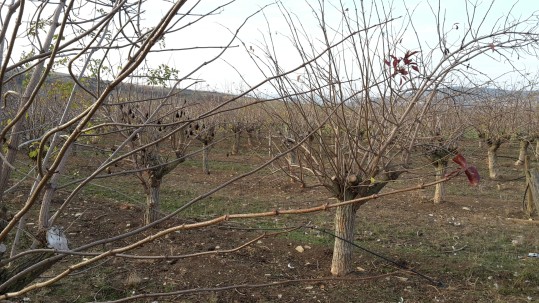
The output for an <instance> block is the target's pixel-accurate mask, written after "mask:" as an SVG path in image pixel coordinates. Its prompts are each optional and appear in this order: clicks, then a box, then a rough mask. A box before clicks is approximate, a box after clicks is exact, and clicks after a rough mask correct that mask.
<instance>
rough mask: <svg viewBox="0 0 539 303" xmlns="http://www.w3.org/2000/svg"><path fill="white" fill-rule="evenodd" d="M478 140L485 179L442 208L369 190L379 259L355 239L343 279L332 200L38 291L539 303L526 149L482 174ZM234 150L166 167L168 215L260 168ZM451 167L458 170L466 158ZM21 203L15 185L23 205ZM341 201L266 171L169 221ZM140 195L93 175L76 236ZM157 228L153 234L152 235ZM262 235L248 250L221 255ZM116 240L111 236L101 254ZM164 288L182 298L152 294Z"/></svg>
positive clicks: (111, 224) (75, 295)
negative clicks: (335, 255) (523, 161)
mask: <svg viewBox="0 0 539 303" xmlns="http://www.w3.org/2000/svg"><path fill="white" fill-rule="evenodd" d="M467 146H468V148H467V149H466V150H465V152H464V153H465V156H466V157H467V159H468V161H469V162H471V163H473V164H475V165H477V166H478V167H479V172H480V173H481V175H482V176H483V179H482V180H481V183H480V185H479V186H477V187H470V186H469V185H468V184H467V181H466V179H465V178H464V177H462V176H459V177H457V178H455V179H452V180H451V181H449V182H448V183H447V196H446V201H445V202H444V203H442V204H439V205H434V204H433V203H432V201H431V200H430V198H431V197H432V194H433V188H426V189H424V190H418V191H412V192H408V193H404V194H395V195H392V196H388V197H384V198H380V199H377V200H372V201H369V202H368V203H367V204H365V205H364V206H362V207H361V208H360V210H359V214H358V221H357V230H356V234H357V237H356V244H357V245H358V246H360V247H361V248H363V249H366V250H368V251H370V252H373V253H375V254H377V255H379V256H376V255H374V254H373V253H369V252H367V251H366V250H363V249H360V248H358V250H357V251H356V253H355V256H354V258H355V265H356V269H357V271H356V272H355V273H353V274H351V275H348V276H346V277H343V278H333V277H332V276H331V274H330V273H329V268H330V262H331V254H332V249H333V247H332V243H333V241H332V236H331V234H329V233H330V232H331V230H332V225H333V211H332V210H329V211H324V212H318V213H312V214H307V215H295V216H292V215H289V216H285V215H282V216H274V217H267V218H263V219H256V220H255V219H245V220H229V221H226V222H224V223H222V224H217V225H214V226H211V227H206V228H202V229H196V230H189V231H182V232H176V233H173V234H170V235H168V236H166V237H164V238H159V239H157V240H155V241H154V242H153V243H152V244H150V245H145V246H142V247H139V248H137V249H135V251H133V252H131V254H135V253H136V254H137V255H164V256H173V255H186V254H195V253H198V254H199V255H197V256H192V257H186V258H181V259H176V258H163V259H160V260H155V259H149V258H148V259H144V258H129V257H116V258H110V259H106V260H105V261H103V262H101V263H100V264H98V266H94V267H91V268H87V269H84V270H82V271H78V272H75V273H73V274H71V276H70V277H68V278H66V279H64V280H62V281H60V282H59V283H57V284H55V285H54V286H53V287H50V288H46V289H43V290H40V291H39V292H35V293H32V294H31V295H30V296H29V300H30V302H106V301H114V300H117V299H120V298H124V297H126V296H141V297H139V298H137V299H136V300H134V301H135V302H186V303H187V302H538V301H539V271H538V268H539V258H528V257H527V255H528V253H533V252H539V237H538V234H537V230H538V228H539V225H537V221H530V220H527V219H528V218H525V217H524V215H523V213H522V211H521V207H522V200H523V196H524V190H525V182H524V180H523V178H522V177H521V176H522V175H523V173H522V168H521V167H515V166H514V165H513V162H514V160H515V157H516V156H517V147H516V146H517V145H516V143H510V144H506V145H503V146H502V149H501V153H500V156H501V157H500V172H501V173H502V175H503V176H502V177H503V178H502V179H501V180H498V181H492V180H488V179H487V178H485V176H486V175H487V172H486V165H485V160H484V158H485V154H486V153H485V152H484V150H482V149H480V148H478V147H477V144H476V143H475V142H468V143H467ZM228 149H229V147H228V146H224V145H223V146H219V145H218V146H217V147H216V148H215V149H214V150H212V152H211V154H210V157H211V161H210V169H211V174H210V175H205V174H203V173H202V169H201V163H200V159H199V158H198V157H197V156H195V157H193V158H191V159H189V160H188V161H186V162H185V163H182V164H180V166H179V167H177V168H176V170H174V171H173V172H172V173H171V174H170V175H168V176H167V177H166V178H165V184H163V185H162V192H161V199H162V203H163V205H162V208H163V211H164V212H169V211H171V210H173V209H175V208H176V207H178V206H181V205H183V204H184V203H185V202H187V201H189V200H190V199H192V198H194V197H196V196H198V195H199V194H202V193H204V192H206V191H207V190H209V189H212V188H214V187H216V186H218V185H220V184H222V183H223V181H225V180H229V179H230V178H232V177H235V176H237V175H238V174H241V173H245V172H248V171H250V170H251V169H253V168H255V167H256V165H257V164H259V163H262V162H263V161H264V160H265V159H266V158H267V151H266V150H265V148H264V147H262V146H258V147H256V148H247V147H246V146H244V147H243V150H242V153H241V154H240V155H235V156H231V155H228V153H227V150H228ZM75 159H76V160H75V161H78V165H77V166H79V167H82V168H81V169H88V170H90V169H92V168H93V162H94V161H92V157H91V156H88V155H85V154H84V151H80V154H79V155H78V156H77V157H75ZM416 161H421V160H420V159H417V160H416ZM418 163H419V162H418ZM532 165H536V162H534V163H532ZM451 167H452V168H453V169H456V166H455V165H453V166H451ZM76 173H77V172H71V174H73V175H76ZM432 179H433V170H432V168H431V167H430V166H428V165H427V164H426V161H425V164H424V166H422V167H421V168H420V169H419V170H415V171H414V172H413V173H410V174H407V175H405V176H404V177H403V178H401V180H399V181H398V182H395V183H393V184H390V185H388V186H387V187H386V188H385V189H384V190H383V192H389V191H392V190H395V189H399V188H404V187H407V186H414V185H417V184H419V183H421V182H427V181H430V180H432ZM24 192H25V191H24V190H23V191H21V193H24ZM68 193H69V188H65V189H63V190H62V191H61V194H60V195H61V196H62V195H67V194H68ZM21 199H22V198H21V197H20V196H18V193H14V194H13V199H12V203H14V204H16V203H20V202H21ZM331 201H334V200H331V197H330V196H329V194H328V192H327V191H326V190H325V189H323V188H301V187H300V186H299V184H297V183H292V182H291V181H290V180H289V179H288V178H286V177H285V176H284V175H283V174H282V173H280V172H278V171H275V170H272V169H270V168H268V169H264V170H262V171H261V172H259V173H257V174H255V175H253V176H251V177H248V178H246V179H243V180H240V181H238V182H237V183H234V184H232V185H230V186H228V187H226V188H224V189H223V190H221V191H219V192H217V193H216V194H214V195H213V196H211V197H210V198H207V199H205V200H203V201H201V202H200V203H198V204H195V205H194V206H193V207H191V208H189V209H187V210H186V211H184V212H182V213H180V215H179V216H177V217H176V218H175V219H174V220H172V221H169V222H167V223H166V225H167V226H174V225H181V224H184V223H193V222H199V221H202V220H207V219H211V218H213V217H216V216H219V215H222V214H227V213H228V214H233V213H248V212H260V211H271V210H274V209H291V208H307V207H312V206H318V205H322V204H325V203H327V202H331ZM143 203H144V194H143V191H142V187H141V186H140V185H139V183H137V181H136V179H135V178H134V177H132V176H125V177H114V178H107V179H98V180H96V181H95V182H94V183H93V184H92V185H91V186H89V187H88V188H87V189H86V190H85V191H84V193H83V195H81V196H80V197H79V198H78V200H77V202H76V203H75V204H73V205H71V207H70V208H69V209H68V210H66V211H65V213H64V217H63V218H62V220H63V223H62V224H63V225H64V228H65V231H66V234H67V235H68V237H69V239H70V242H71V243H70V246H71V247H77V246H78V245H79V244H81V243H87V242H89V240H92V239H96V240H97V239H101V238H104V237H108V236H113V235H116V234H119V233H122V232H125V231H128V230H131V229H133V228H136V227H138V226H141V224H142V217H143ZM56 206H57V205H56ZM535 219H537V218H535ZM29 222H30V221H29ZM160 227H163V226H160ZM30 228H31V226H30ZM291 228H295V229H293V230H292V231H290V229H291ZM157 230H158V229H157V228H155V229H152V230H149V231H146V232H145V233H144V236H148V235H151V234H152V233H155V232H156V231H157ZM328 232H329V233H328ZM142 236H143V235H138V236H136V237H137V238H140V237H142ZM132 240H133V239H132V238H130V239H126V240H124V241H123V243H118V244H126V243H128V242H129V241H132ZM251 240H252V242H251V243H250V244H249V245H247V246H245V247H242V248H241V249H237V250H234V251H230V252H226V253H225V252H222V251H223V250H232V249H234V248H237V247H239V246H240V245H243V244H244V243H246V242H248V241H251ZM110 248H111V247H110V246H108V245H103V246H102V247H100V249H99V250H100V251H106V250H108V249H110ZM380 256H382V257H383V258H381V257H380ZM81 258H83V256H71V257H69V258H66V259H65V260H64V261H62V262H63V263H64V264H65V266H68V265H69V264H71V263H72V262H73V261H80V259H81ZM384 258H385V259H384ZM53 273H54V272H49V273H47V274H46V275H45V277H46V276H50V275H52V274H53ZM45 277H43V278H45ZM182 290H188V291H185V292H184V293H182ZM156 292H171V295H168V296H163V297H159V298H152V297H144V294H148V293H156ZM172 292H176V293H175V294H173V293H172ZM52 298H53V299H52Z"/></svg>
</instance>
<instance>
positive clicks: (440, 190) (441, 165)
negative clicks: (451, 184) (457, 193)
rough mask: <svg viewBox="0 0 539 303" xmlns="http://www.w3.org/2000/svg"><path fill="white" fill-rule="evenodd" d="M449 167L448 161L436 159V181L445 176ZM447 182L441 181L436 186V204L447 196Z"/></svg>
mask: <svg viewBox="0 0 539 303" xmlns="http://www.w3.org/2000/svg"><path fill="white" fill-rule="evenodd" d="M446 168H447V161H443V160H438V161H436V166H435V171H436V181H439V180H441V179H442V178H443V177H444V176H445V170H446ZM444 184H445V182H440V183H438V184H436V186H435V187H434V199H433V200H434V204H439V203H442V202H443V201H444V196H445V186H444Z"/></svg>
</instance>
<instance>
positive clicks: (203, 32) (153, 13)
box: [2, 0, 539, 92]
mask: <svg viewBox="0 0 539 303" xmlns="http://www.w3.org/2000/svg"><path fill="white" fill-rule="evenodd" d="M356 2H357V3H356V4H357V5H360V3H361V1H359V0H357V1H356ZM470 2H473V3H477V4H478V7H475V8H474V7H473V5H472V4H471V3H470ZM187 3H188V6H189V4H191V5H193V4H194V3H196V1H188V2H187ZM223 3H224V1H218V0H202V1H201V2H200V4H199V5H198V6H197V7H196V8H195V10H194V13H200V14H203V13H207V12H209V11H210V10H211V9H214V8H215V7H217V6H218V5H222V4H223ZM363 3H365V5H366V10H367V11H369V12H372V11H373V10H371V9H370V7H371V5H372V3H376V5H377V8H378V12H379V13H380V14H384V15H391V17H399V16H405V15H407V14H408V13H410V14H411V15H412V20H413V24H414V29H415V31H416V32H417V34H418V38H416V36H415V34H414V30H413V29H412V28H411V27H410V26H408V27H407V28H406V29H403V28H405V25H406V24H403V22H404V20H406V18H404V17H403V18H400V19H397V20H395V21H393V22H392V23H391V26H392V28H393V29H394V33H393V34H395V35H400V36H402V41H401V42H400V43H399V47H400V48H401V49H402V50H403V51H405V50H418V49H419V48H418V47H419V44H418V39H419V42H421V44H422V46H423V51H424V52H426V51H427V50H428V49H429V48H430V49H432V48H436V45H437V43H438V42H439V36H438V34H437V29H436V26H435V22H436V19H435V18H436V17H435V13H436V11H437V10H438V1H430V2H429V1H423V0H406V1H404V0H400V1H399V0H395V1H393V2H391V1H385V0H373V1H368V0H365V1H363ZM465 3H466V2H465V0H441V1H440V12H441V14H440V16H441V18H440V19H441V20H440V21H442V22H443V23H444V24H445V28H444V33H445V34H444V35H445V39H446V40H447V43H448V45H451V44H452V43H455V44H458V43H459V42H460V41H461V40H462V37H463V36H464V33H465V32H466V30H467V24H468V20H469V18H468V17H469V14H471V11H472V10H473V9H475V10H476V11H475V16H476V17H475V19H474V24H475V25H478V24H480V23H481V24H482V26H481V29H482V31H481V33H483V34H487V33H489V32H490V31H491V29H492V28H493V27H497V26H501V25H502V24H503V22H504V21H505V20H506V18H509V19H523V18H527V17H528V16H529V15H530V14H532V13H533V12H536V11H538V10H539V1H537V0H525V1H518V2H515V1H509V0H498V1H495V2H494V4H493V5H492V7H490V4H491V1H490V0H478V1H476V0H470V1H468V3H469V5H468V12H467V8H466V5H465ZM341 4H342V8H343V9H344V10H347V14H351V15H352V16H353V14H354V11H355V6H354V2H353V1H348V0H342V2H339V1H329V0H328V1H326V2H325V9H326V13H327V15H326V20H325V21H326V22H327V24H328V25H329V27H330V28H335V29H338V28H342V27H341V21H342V14H341V13H340V12H341V7H340V5H341ZM405 5H406V6H405ZM169 6H170V4H169V3H166V2H161V1H156V0H151V1H148V2H146V5H145V7H144V10H145V13H144V15H143V19H144V20H143V22H144V23H145V24H147V26H148V27H151V26H152V24H155V23H157V21H158V20H159V19H160V18H161V17H162V16H163V14H164V13H165V12H166V10H167V9H168V7H169ZM283 7H284V8H286V10H287V12H288V13H290V15H291V16H292V18H293V19H295V20H297V22H298V23H297V24H299V21H301V24H302V26H303V31H304V34H305V35H307V37H308V38H309V39H310V40H312V41H317V40H320V39H321V38H322V31H321V30H320V26H319V23H318V20H317V18H316V17H315V15H314V13H313V8H314V9H315V10H316V11H319V8H320V4H319V2H318V1H313V0H306V1H305V0H283V1H281V2H279V4H276V3H275V1H272V0H236V1H235V2H233V3H232V4H230V5H228V6H226V7H225V8H224V9H223V10H220V11H218V12H217V13H216V14H214V15H212V16H209V17H207V18H205V19H204V20H203V21H201V22H199V23H197V24H195V25H193V26H190V27H187V28H186V29H185V30H182V31H179V32H176V33H174V34H173V35H170V36H168V37H167V38H166V41H165V44H166V47H167V48H186V47H196V46H200V47H207V46H224V45H226V44H227V43H228V42H229V41H230V39H231V37H232V33H233V32H234V31H236V29H237V28H238V27H239V26H240V25H241V24H242V23H243V22H244V21H246V18H247V17H249V16H250V15H253V14H255V13H256V12H257V11H258V10H260V9H262V8H263V10H262V12H259V13H256V14H255V15H254V16H252V17H251V18H250V19H249V20H247V21H246V24H245V25H244V26H243V28H242V29H241V30H240V32H239V38H240V39H241V41H243V42H244V43H245V47H244V46H243V45H242V43H241V42H240V41H239V40H236V41H234V42H233V43H232V47H231V48H230V49H228V50H227V51H226V52H225V54H224V55H223V56H222V57H221V58H220V59H218V60H217V61H216V62H213V63H211V64H208V65H207V66H205V67H204V68H202V69H201V70H200V71H198V72H196V73H195V74H194V75H193V78H196V79H201V80H203V81H204V83H201V84H199V85H198V87H197V88H199V89H209V90H217V91H230V92H237V91H239V90H243V89H245V88H246V87H248V86H250V85H254V84H256V83H258V82H260V81H262V80H263V79H264V78H265V77H264V76H263V74H262V73H261V72H260V71H259V70H258V69H257V67H256V65H255V64H254V63H253V61H252V60H251V58H250V56H249V53H250V54H251V55H253V56H256V57H259V58H261V59H262V61H264V55H263V51H262V49H261V47H264V45H267V44H268V40H265V39H268V37H269V34H270V33H271V37H272V38H273V39H274V40H273V42H274V46H275V48H276V53H277V54H278V57H279V58H278V59H279V65H281V67H282V68H283V69H284V70H289V69H292V68H295V67H297V66H299V65H301V63H302V62H301V60H300V58H299V56H298V55H297V52H295V51H294V49H293V47H292V46H293V45H292V42H291V41H290V39H289V37H290V35H291V32H290V28H289V27H288V24H287V23H286V21H285V18H284V17H283V13H284V12H283V10H282V8H283ZM489 9H490V11H489V12H488V14H487V16H486V18H485V19H484V20H483V19H481V18H483V16H485V14H486V12H487V10H489ZM183 12H185V10H183ZM509 12H510V13H509ZM4 13H5V12H2V14H4ZM28 15H29V16H31V10H30V9H28ZM370 17H371V18H372V20H371V21H370V24H375V23H376V22H377V18H376V16H375V15H374V14H371V15H370ZM536 20H537V18H536ZM537 23H539V20H537ZM330 35H331V33H330ZM332 37H333V38H335V39H337V35H333V36H332ZM26 45H28V44H26ZM18 51H19V52H21V50H20V49H18ZM219 51H220V49H209V50H202V49H196V50H192V51H174V52H157V53H154V54H150V55H149V56H148V65H149V66H151V67H157V66H159V65H160V64H167V65H169V66H172V67H175V68H176V69H178V70H179V71H180V76H184V75H186V74H188V73H189V72H191V71H192V70H193V69H194V68H195V67H197V66H199V65H201V64H203V63H204V62H206V61H208V60H210V59H211V58H213V57H214V56H215V55H216V54H217V53H218V52H219ZM436 56H441V53H440V52H438V53H433V55H432V56H431V59H432V60H433V61H436V60H439V57H436ZM511 59H512V60H515V65H514V66H515V67H516V68H517V69H518V70H519V71H520V72H521V75H529V76H530V77H531V76H533V75H535V74H536V73H537V70H538V64H537V61H538V58H537V57H536V56H520V57H517V56H516V55H515V56H513V57H512V58H511ZM517 59H518V60H517ZM124 60H126V56H124V57H120V56H116V57H113V56H112V55H111V58H110V63H111V64H112V65H118V66H120V65H122V61H124ZM381 61H383V60H381ZM265 62H267V60H266V61H265ZM472 67H473V68H475V69H477V70H480V71H481V72H483V73H485V74H488V75H489V76H490V77H492V78H495V79H498V80H499V81H500V82H518V81H521V78H519V77H518V76H517V75H515V74H514V73H508V72H510V71H512V70H513V67H512V66H511V65H510V64H508V62H507V60H506V58H503V57H501V56H499V55H498V54H496V53H495V52H493V53H492V54H489V56H488V57H487V56H482V57H479V58H477V59H475V60H474V61H473V62H472ZM300 74H301V72H299V73H294V74H291V75H290V77H293V78H295V77H297V76H298V75H300ZM240 75H241V76H240ZM502 75H503V76H502ZM242 77H243V78H242Z"/></svg>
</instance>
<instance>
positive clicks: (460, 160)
mask: <svg viewBox="0 0 539 303" xmlns="http://www.w3.org/2000/svg"><path fill="white" fill-rule="evenodd" d="M453 162H455V163H457V164H458V165H459V166H460V167H461V170H464V173H465V174H466V177H468V182H469V183H470V185H472V186H476V185H478V184H479V180H480V179H481V177H480V176H479V172H478V171H477V168H476V167H475V166H473V165H471V166H468V163H467V162H466V159H465V158H464V157H463V156H462V155H461V154H457V155H456V156H455V157H453ZM452 174H453V173H452Z"/></svg>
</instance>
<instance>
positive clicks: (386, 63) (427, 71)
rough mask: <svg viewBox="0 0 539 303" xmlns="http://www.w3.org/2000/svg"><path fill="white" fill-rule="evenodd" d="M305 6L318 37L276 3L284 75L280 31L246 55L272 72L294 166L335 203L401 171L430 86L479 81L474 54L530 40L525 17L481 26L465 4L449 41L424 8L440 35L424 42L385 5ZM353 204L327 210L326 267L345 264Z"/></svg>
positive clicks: (517, 48) (408, 19) (437, 11)
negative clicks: (329, 241)
mask: <svg viewBox="0 0 539 303" xmlns="http://www.w3.org/2000/svg"><path fill="white" fill-rule="evenodd" d="M307 5H310V6H309V7H308V11H310V12H312V19H314V20H315V26H316V28H317V29H318V35H316V37H317V38H311V37H313V36H312V34H310V33H307V32H306V29H307V28H309V29H312V28H313V24H309V25H308V24H307V22H308V21H309V20H308V19H307V18H306V16H302V17H301V18H299V16H297V15H295V14H294V13H293V12H290V11H288V10H287V9H286V7H285V6H284V5H281V6H280V9H281V12H282V18H283V21H282V22H283V23H284V24H287V25H288V27H289V32H288V34H286V35H284V36H285V37H286V38H285V39H283V40H285V41H290V42H291V43H290V47H291V48H293V49H294V51H295V52H294V53H293V54H291V53H290V52H288V53H287V54H286V57H287V59H288V60H289V59H290V58H291V57H293V58H296V59H297V60H299V61H300V62H302V65H301V67H300V68H297V69H296V70H295V71H294V74H290V73H284V71H285V70H286V67H285V66H284V64H283V63H282V62H285V61H286V60H284V58H283V56H282V55H281V54H280V52H279V51H278V50H277V45H281V43H285V41H281V40H279V41H278V42H276V41H277V40H278V39H279V37H278V36H276V35H274V34H273V33H268V35H267V36H266V37H265V39H264V41H265V42H266V43H264V44H262V45H260V47H259V48H260V51H261V52H263V53H264V56H265V60H258V59H257V58H258V56H260V55H256V56H255V55H252V56H253V59H254V60H255V62H257V63H258V66H259V68H260V70H261V71H262V72H263V73H264V74H265V75H266V76H272V77H274V78H275V80H274V81H273V82H272V84H273V87H274V89H275V90H276V91H277V92H278V93H279V94H280V96H281V97H282V102H283V103H284V104H285V105H284V106H285V107H286V110H287V113H285V114H283V113H281V112H279V111H274V113H273V115H274V116H275V117H276V121H282V123H284V124H286V128H287V129H288V132H289V134H290V135H291V137H292V141H293V142H296V143H297V144H300V146H299V147H298V148H297V150H296V153H297V154H298V158H300V159H301V160H298V164H296V166H298V167H299V169H301V170H302V171H303V172H304V173H305V174H309V175H310V177H309V178H310V180H311V182H314V183H316V184H319V185H323V186H324V187H326V188H327V189H328V190H329V192H330V193H331V194H332V195H333V196H334V197H336V198H337V199H338V200H339V201H349V200H353V199H355V198H357V197H366V196H369V195H373V194H377V193H379V192H380V191H381V190H382V189H383V188H384V187H385V186H386V185H387V184H388V183H389V182H391V181H393V180H396V179H397V178H398V177H399V176H400V175H401V174H402V173H403V172H405V171H406V170H408V169H409V168H408V165H409V163H410V162H409V160H410V157H411V152H412V150H413V147H414V146H415V144H416V142H417V135H418V129H419V128H420V127H421V123H420V121H422V120H423V119H424V118H425V117H426V115H427V113H428V109H429V108H430V107H431V106H432V103H433V100H434V98H435V96H436V94H429V92H436V91H437V90H438V89H439V88H440V87H442V86H444V87H451V83H454V82H455V80H456V79H461V78H465V79H466V80H467V85H468V86H476V85H481V83H483V82H482V81H485V82H488V81H490V79H488V78H483V79H481V78H480V77H476V76H477V75H481V74H480V73H479V71H480V67H479V66H475V65H474V59H475V58H476V57H478V56H482V55H484V54H486V53H489V52H492V51H493V50H495V52H497V53H498V54H500V55H501V56H504V57H505V58H508V60H510V58H509V57H510V54H511V53H512V52H526V51H527V50H528V49H527V48H528V47H532V48H535V47H536V45H537V44H536V43H537V38H538V36H537V26H536V24H535V23H534V22H532V19H533V18H534V17H532V18H531V19H522V20H515V21H514V22H507V23H504V24H503V26H499V27H496V28H492V29H491V31H489V32H487V33H485V32H483V31H482V29H481V22H480V21H477V20H483V19H485V18H486V15H480V16H479V15H473V14H474V12H475V11H471V10H468V12H469V14H470V15H469V16H468V18H467V20H468V24H466V27H465V29H464V33H463V35H462V36H461V37H459V38H458V39H455V38H453V40H451V39H450V37H451V35H450V32H451V31H452V29H451V26H448V25H447V24H446V23H445V22H446V21H445V19H443V15H442V13H441V11H442V10H441V8H439V7H438V8H433V9H432V11H433V19H434V20H435V21H434V22H435V23H434V24H433V28H435V29H436V30H437V33H438V36H439V37H438V41H437V42H438V43H437V44H436V45H434V46H433V45H426V44H423V43H422V41H421V39H420V37H418V36H417V33H416V32H415V30H416V28H415V26H414V16H413V15H406V16H405V17H402V18H400V19H399V17H394V16H393V15H392V13H391V12H390V11H389V9H387V8H386V7H385V6H378V5H376V4H374V3H372V4H367V3H365V2H360V3H356V4H350V5H351V7H346V6H345V4H344V3H334V4H330V3H327V2H325V1H319V2H317V3H312V4H307ZM347 5H348V4H347ZM440 5H441V4H440ZM467 5H468V4H467ZM401 19H404V20H401ZM272 22H275V21H274V20H272ZM401 24H404V27H400V25H401ZM268 27H269V28H271V26H270V25H269V22H268ZM453 29H455V26H453ZM406 31H413V32H414V33H416V38H417V41H413V42H409V40H410V38H409V36H408V37H407V41H408V42H406V43H404V42H403V43H401V41H404V39H403V35H404V34H403V33H404V32H406ZM279 36H283V34H280V35H279ZM493 41H494V42H493ZM502 41H503V42H502ZM408 43H410V45H411V46H407V44H408ZM410 48H414V49H415V50H411V49H410ZM256 53H257V54H259V51H258V50H257V52H256ZM283 74H284V75H285V76H283ZM458 83H462V82H461V81H458ZM283 140H286V138H283ZM362 204H363V203H355V204H350V205H345V206H342V207H338V208H337V209H336V213H335V223H334V226H335V227H334V228H335V235H336V238H335V245H334V251H333V262H332V267H331V272H332V273H333V274H334V275H343V274H347V273H349V272H350V271H352V270H353V266H352V264H353V263H352V249H353V246H352V244H351V242H353V240H354V230H355V218H356V212H357V211H358V210H359V207H360V206H361V205H362Z"/></svg>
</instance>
